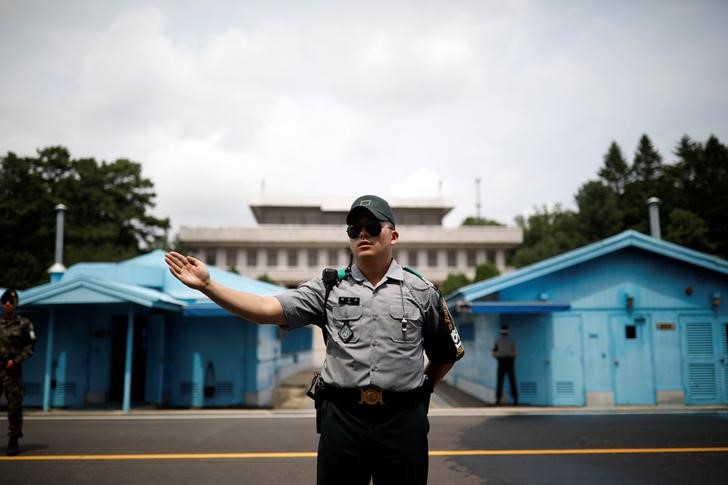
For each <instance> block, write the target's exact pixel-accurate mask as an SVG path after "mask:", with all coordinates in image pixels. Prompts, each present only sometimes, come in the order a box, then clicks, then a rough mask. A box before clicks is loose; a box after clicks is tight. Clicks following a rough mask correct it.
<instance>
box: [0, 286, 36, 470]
mask: <svg viewBox="0 0 728 485" xmlns="http://www.w3.org/2000/svg"><path fill="white" fill-rule="evenodd" d="M0 302H2V305H3V317H2V320H0V395H2V392H3V389H4V390H5V397H6V398H7V400H8V422H9V427H8V436H9V437H10V439H9V441H8V448H7V455H8V456H15V455H17V454H18V453H20V448H19V447H18V439H19V438H22V437H23V367H22V362H23V361H24V360H25V359H27V358H28V357H30V356H32V355H33V350H34V348H35V333H34V332H33V324H32V323H31V322H30V320H28V319H27V318H25V317H21V316H20V315H18V314H17V313H16V310H17V308H18V303H19V300H18V293H17V292H16V291H15V290H13V289H7V290H5V292H4V293H3V294H2V297H0Z"/></svg>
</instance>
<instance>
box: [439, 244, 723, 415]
mask: <svg viewBox="0 0 728 485" xmlns="http://www.w3.org/2000/svg"><path fill="white" fill-rule="evenodd" d="M726 297H728V261H725V260H722V259H719V258H715V257H712V256H709V255H707V254H703V253H700V252H696V251H693V250H690V249H687V248H685V247H682V246H678V245H675V244H672V243H669V242H666V241H663V240H660V239H655V238H653V237H649V236H646V235H643V234H640V233H638V232H635V231H626V232H623V233H620V234H618V235H615V236H613V237H611V238H608V239H605V240H602V241H600V242H597V243H594V244H591V245H588V246H585V247H582V248H579V249H576V250H573V251H570V252H568V253H565V254H562V255H560V256H557V257H554V258H551V259H548V260H545V261H541V262H539V263H536V264H534V265H531V266H528V267H525V268H522V269H520V270H518V271H515V272H513V273H509V274H506V275H503V276H500V277H496V278H493V279H490V280H486V281H483V282H479V283H475V284H473V285H470V286H467V287H464V288H461V289H460V290H459V291H458V292H456V293H453V294H451V295H449V296H448V304H449V305H450V307H451V309H452V310H453V312H454V313H455V315H456V320H457V322H458V325H459V329H460V333H461V337H462V339H463V340H464V343H465V347H466V356H467V358H466V359H464V360H463V361H462V362H460V363H458V365H456V366H455V368H454V369H453V371H452V372H451V374H450V376H449V379H450V381H451V382H453V383H455V384H456V385H457V386H458V387H460V388H462V389H464V390H466V391H468V392H470V393H472V394H474V395H476V396H478V397H480V398H481V399H483V400H485V401H491V402H492V401H494V400H495V399H494V389H495V384H496V383H495V380H496V361H495V359H494V358H493V357H491V355H490V350H491V348H492V347H493V343H494V341H495V339H496V338H497V336H498V333H499V328H500V326H501V325H508V326H509V327H510V333H511V336H512V338H513V339H514V340H515V342H516V343H517V345H518V349H519V357H518V359H517V360H516V377H517V379H518V387H519V401H521V402H522V403H524V404H532V405H571V406H611V405H641V404H645V405H654V404H670V403H673V404H689V405H697V404H721V403H722V404H728V301H726ZM506 391H508V386H507V385H506Z"/></svg>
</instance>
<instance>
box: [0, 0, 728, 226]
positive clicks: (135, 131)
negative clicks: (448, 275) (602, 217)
mask: <svg viewBox="0 0 728 485" xmlns="http://www.w3.org/2000/svg"><path fill="white" fill-rule="evenodd" d="M727 21H728V2H725V1H715V2H708V1H704V2H690V1H667V0H663V1H633V0H624V1H610V2H607V1H601V0H600V1H586V0H584V1H543V2H542V1H510V2H508V1H447V2H445V1H442V2H430V1H411V2H406V1H399V2H398V1H392V0H390V1H381V2H380V1H372V0H368V1H338V2H333V1H332V2H322V1H295V0H290V1H262V0H261V1H258V2H253V1H217V2H202V1H199V2H193V1H172V0H169V1H146V2H145V1H135V0H124V1H121V0H117V1H110V0H109V1H98V0H97V1H69V0H65V1H52V0H47V1H38V0H16V1H10V0H0V152H1V153H2V154H5V153H7V152H8V151H12V152H15V153H16V154H19V155H32V154H34V153H35V150H36V149H37V148H40V147H45V146H50V145H63V146H65V147H67V148H68V149H69V150H70V151H71V154H72V156H74V157H86V156H91V157H95V158H96V159H97V160H107V161H113V160H116V159H118V158H130V159H132V160H134V161H136V162H140V163H141V164H142V166H143V170H144V175H145V176H147V177H149V178H151V179H152V180H153V182H154V184H155V187H156V189H157V194H158V196H157V207H156V208H155V209H154V213H155V215H158V216H163V217H170V218H171V220H172V223H173V226H174V228H175V229H176V228H178V227H179V226H180V225H205V226H224V225H250V224H253V218H252V215H251V213H250V211H249V209H248V207H247V202H248V201H249V200H251V199H253V198H257V197H260V195H261V190H262V182H263V181H265V195H266V196H274V197H278V196H301V197H326V198H329V197H343V198H346V199H353V198H354V197H356V196H357V195H360V194H362V193H375V194H380V195H383V196H385V197H389V198H403V197H438V196H439V195H442V196H444V197H445V198H446V199H448V200H451V201H452V202H453V203H454V204H455V206H456V209H455V210H454V211H453V213H452V214H451V215H450V216H448V218H447V219H446V223H447V224H448V225H457V224H459V223H460V222H461V221H462V219H463V218H464V217H465V216H468V215H474V214H475V210H476V209H475V201H476V185H475V179H476V178H481V179H482V183H481V186H480V193H481V202H482V209H481V215H483V216H485V217H488V218H492V219H497V220H500V221H502V222H505V223H508V224H512V223H513V218H514V216H516V215H518V214H525V213H528V212H530V211H532V210H533V207H534V206H541V205H543V204H549V205H551V204H554V203H562V204H563V205H564V206H566V207H573V204H574V203H573V195H574V194H575V192H576V190H577V189H578V187H579V186H580V185H581V184H582V183H584V182H585V181H586V180H588V179H590V178H596V173H597V170H598V168H599V166H600V165H601V164H602V161H603V156H604V154H605V152H606V151H607V148H608V146H609V144H610V143H611V142H612V141H613V140H615V141H617V142H618V143H619V144H620V146H621V147H622V149H623V151H624V154H625V155H626V156H627V157H628V158H629V159H631V158H632V156H633V154H634V150H635V147H636V145H637V142H638V140H639V137H640V136H641V135H642V134H643V133H646V134H648V135H649V136H650V137H651V139H652V141H653V142H654V143H655V145H656V147H657V148H658V150H659V151H660V152H661V153H662V155H663V157H664V158H665V160H666V161H667V162H670V161H672V160H673V159H674V157H673V155H672V152H673V149H674V147H675V144H676V143H677V141H678V140H679V139H680V137H681V136H682V135H684V134H687V135H689V136H691V137H692V138H693V139H696V140H699V141H705V140H706V139H707V137H708V136H709V135H710V134H715V135H716V136H718V138H719V139H720V140H721V141H723V142H724V143H725V142H728V95H727V94H728V93H727V88H726V86H728V54H727V52H728V51H727V47H726V46H728V28H727V27H726V25H728V22H727ZM71 211H72V208H71ZM71 215H72V214H71V212H70V211H69V215H68V216H67V217H71Z"/></svg>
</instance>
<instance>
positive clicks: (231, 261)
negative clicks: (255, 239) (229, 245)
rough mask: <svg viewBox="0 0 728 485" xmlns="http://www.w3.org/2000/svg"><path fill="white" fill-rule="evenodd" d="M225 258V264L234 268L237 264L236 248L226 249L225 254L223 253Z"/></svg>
mask: <svg viewBox="0 0 728 485" xmlns="http://www.w3.org/2000/svg"><path fill="white" fill-rule="evenodd" d="M225 259H226V260H227V265H228V267H230V268H234V267H235V266H237V265H238V250H237V249H228V250H227V254H226V255H225Z"/></svg>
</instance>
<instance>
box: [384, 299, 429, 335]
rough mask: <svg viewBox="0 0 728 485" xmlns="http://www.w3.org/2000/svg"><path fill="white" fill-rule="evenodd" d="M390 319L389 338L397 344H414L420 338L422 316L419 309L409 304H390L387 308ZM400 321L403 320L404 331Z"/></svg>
mask: <svg viewBox="0 0 728 485" xmlns="http://www.w3.org/2000/svg"><path fill="white" fill-rule="evenodd" d="M389 316H390V317H391V318H392V320H393V322H391V330H390V338H391V339H392V342H394V343H397V344H416V343H417V342H419V341H420V339H421V338H422V314H421V313H420V309H419V308H417V306H415V305H414V304H412V303H410V302H405V304H404V308H402V304H401V303H398V304H392V305H390V307H389ZM402 319H404V320H405V323H404V329H403V322H402Z"/></svg>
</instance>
